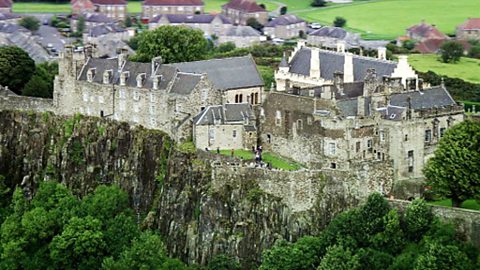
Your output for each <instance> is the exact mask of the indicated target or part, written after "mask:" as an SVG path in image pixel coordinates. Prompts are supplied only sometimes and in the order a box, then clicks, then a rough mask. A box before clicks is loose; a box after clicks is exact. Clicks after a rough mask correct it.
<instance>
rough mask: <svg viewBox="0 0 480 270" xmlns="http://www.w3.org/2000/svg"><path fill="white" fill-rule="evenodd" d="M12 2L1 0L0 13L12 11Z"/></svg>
mask: <svg viewBox="0 0 480 270" xmlns="http://www.w3.org/2000/svg"><path fill="white" fill-rule="evenodd" d="M12 4H13V2H12V1H11V0H0V13H11V12H12Z"/></svg>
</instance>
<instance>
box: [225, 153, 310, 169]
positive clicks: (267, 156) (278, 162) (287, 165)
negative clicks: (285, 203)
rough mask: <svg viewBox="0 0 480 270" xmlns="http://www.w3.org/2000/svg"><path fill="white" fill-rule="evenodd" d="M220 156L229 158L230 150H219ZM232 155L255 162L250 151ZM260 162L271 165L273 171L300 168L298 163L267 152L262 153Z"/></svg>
mask: <svg viewBox="0 0 480 270" xmlns="http://www.w3.org/2000/svg"><path fill="white" fill-rule="evenodd" d="M220 154H222V155H225V156H230V155H231V150H220ZM234 155H235V157H237V158H241V159H243V160H255V155H254V154H253V153H252V151H248V150H235V151H234ZM262 160H263V162H267V163H270V164H272V167H273V168H275V169H282V170H287V171H294V170H298V169H300V168H301V167H302V166H301V165H300V164H298V163H295V162H290V161H288V160H286V159H283V158H280V157H278V156H275V155H273V154H271V153H268V152H264V153H263V154H262Z"/></svg>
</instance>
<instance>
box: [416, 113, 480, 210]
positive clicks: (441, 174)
mask: <svg viewBox="0 0 480 270" xmlns="http://www.w3.org/2000/svg"><path fill="white" fill-rule="evenodd" d="M434 154H435V155H434V157H432V158H431V159H430V160H429V161H428V162H427V165H426V166H425V169H424V174H425V176H426V177H427V179H428V184H429V185H431V187H432V191H433V192H434V193H436V194H438V195H440V196H443V197H446V198H450V199H452V205H453V206H454V207H460V206H461V205H462V203H463V202H464V201H465V200H467V199H470V198H477V199H480V163H479V162H478V161H479V160H480V124H479V123H478V122H474V121H471V120H467V121H464V122H462V123H460V124H457V125H455V126H453V127H452V128H451V129H449V130H447V131H446V132H445V134H444V137H443V138H442V139H441V140H440V143H439V145H438V147H437V149H436V150H435V153H434Z"/></svg>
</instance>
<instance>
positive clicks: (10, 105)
mask: <svg viewBox="0 0 480 270" xmlns="http://www.w3.org/2000/svg"><path fill="white" fill-rule="evenodd" d="M0 110H24V111H33V112H47V111H48V112H55V106H54V103H53V99H49V98H34V97H23V96H0Z"/></svg>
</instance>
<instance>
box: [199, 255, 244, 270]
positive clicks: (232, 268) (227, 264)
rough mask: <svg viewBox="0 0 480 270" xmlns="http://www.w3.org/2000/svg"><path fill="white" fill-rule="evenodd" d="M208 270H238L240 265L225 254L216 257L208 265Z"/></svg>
mask: <svg viewBox="0 0 480 270" xmlns="http://www.w3.org/2000/svg"><path fill="white" fill-rule="evenodd" d="M207 269H208V270H240V264H239V263H238V262H237V261H236V260H235V259H234V258H232V257H230V256H227V255H225V254H221V255H217V256H215V257H213V259H212V260H211V261H210V262H209V263H208V267H207Z"/></svg>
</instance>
